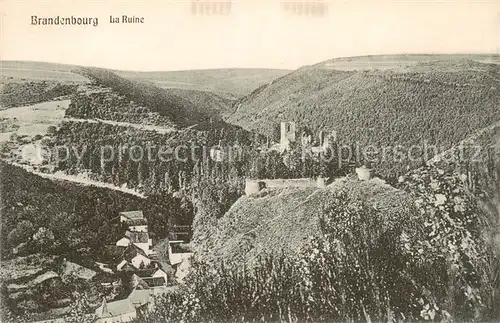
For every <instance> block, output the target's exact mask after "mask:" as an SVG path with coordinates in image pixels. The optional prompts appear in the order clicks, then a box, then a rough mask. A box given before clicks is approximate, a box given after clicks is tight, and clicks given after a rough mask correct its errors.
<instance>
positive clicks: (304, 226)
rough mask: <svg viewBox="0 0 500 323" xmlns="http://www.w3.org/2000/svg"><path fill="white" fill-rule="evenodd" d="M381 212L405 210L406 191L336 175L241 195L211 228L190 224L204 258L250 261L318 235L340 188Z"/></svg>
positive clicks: (293, 249) (391, 214) (390, 214)
mask: <svg viewBox="0 0 500 323" xmlns="http://www.w3.org/2000/svg"><path fill="white" fill-rule="evenodd" d="M344 189H345V190H346V191H347V192H348V195H349V197H350V198H353V199H360V200H366V201H367V203H369V204H370V205H372V206H375V207H377V208H379V209H381V210H384V211H386V212H385V215H384V216H386V217H387V219H386V220H388V221H394V220H395V219H397V218H398V217H399V216H402V214H403V213H404V210H406V209H407V205H406V202H407V199H408V195H407V194H406V193H404V192H403V191H399V190H397V189H395V188H393V187H391V186H389V185H388V184H386V183H385V182H383V181H382V180H380V179H373V180H371V181H368V182H359V181H358V180H357V179H354V178H350V177H347V178H340V179H338V180H336V181H335V182H333V183H332V184H331V185H329V186H328V187H327V188H325V189H318V188H315V187H310V188H286V189H269V190H267V189H266V190H264V191H263V192H262V193H261V195H260V196H258V197H248V196H243V197H241V198H240V199H239V200H238V201H236V202H235V203H234V204H233V206H232V207H231V209H230V210H229V211H228V212H227V213H226V214H225V215H224V216H223V217H221V218H220V219H219V220H218V222H217V223H216V225H214V226H213V227H204V228H196V227H195V228H193V230H194V232H195V236H194V244H195V245H196V247H197V249H198V252H199V255H200V257H201V259H202V260H205V261H209V262H210V261H215V262H217V261H221V260H224V261H227V262H228V263H237V264H242V263H248V264H250V265H251V264H253V263H254V262H255V261H257V259H258V257H259V256H265V255H273V254H274V255H277V254H280V253H281V252H282V251H284V252H285V253H288V254H292V255H293V254H296V253H297V252H298V251H299V250H300V248H301V247H302V246H303V244H304V243H306V242H307V239H308V238H309V237H310V236H318V235H320V234H321V233H322V232H321V229H320V215H321V214H322V213H323V210H324V209H326V208H328V207H329V204H330V202H332V200H333V199H334V198H335V196H336V193H338V192H339V191H340V190H344Z"/></svg>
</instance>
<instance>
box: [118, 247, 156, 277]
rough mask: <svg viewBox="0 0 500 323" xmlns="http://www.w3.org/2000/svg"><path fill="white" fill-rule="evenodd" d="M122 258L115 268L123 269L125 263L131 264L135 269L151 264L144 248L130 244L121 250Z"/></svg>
mask: <svg viewBox="0 0 500 323" xmlns="http://www.w3.org/2000/svg"><path fill="white" fill-rule="evenodd" d="M123 258H124V259H123V260H122V262H120V263H119V264H118V266H117V267H116V270H118V271H123V270H124V268H125V266H126V265H132V266H133V267H134V268H136V269H143V268H146V267H148V266H149V265H150V264H151V259H149V258H148V256H147V255H146V253H145V252H144V250H142V249H141V248H139V247H137V246H136V245H134V244H132V245H130V246H128V247H127V249H125V251H124V252H123Z"/></svg>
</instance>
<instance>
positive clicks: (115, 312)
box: [95, 298, 135, 318]
mask: <svg viewBox="0 0 500 323" xmlns="http://www.w3.org/2000/svg"><path fill="white" fill-rule="evenodd" d="M132 312H135V307H134V305H133V304H132V302H131V301H130V300H129V299H128V298H126V299H122V300H119V301H114V302H109V303H106V301H105V300H104V301H103V302H102V304H101V306H99V307H98V308H97V309H96V310H95V315H96V316H97V317H99V318H104V317H113V316H119V315H122V314H126V313H132Z"/></svg>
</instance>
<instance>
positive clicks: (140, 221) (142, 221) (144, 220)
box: [125, 218, 148, 225]
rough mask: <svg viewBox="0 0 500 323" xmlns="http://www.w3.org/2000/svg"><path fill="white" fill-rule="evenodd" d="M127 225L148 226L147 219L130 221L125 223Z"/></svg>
mask: <svg viewBox="0 0 500 323" xmlns="http://www.w3.org/2000/svg"><path fill="white" fill-rule="evenodd" d="M125 223H127V224H128V225H147V224H148V219H146V218H143V219H130V220H128V219H127V221H125Z"/></svg>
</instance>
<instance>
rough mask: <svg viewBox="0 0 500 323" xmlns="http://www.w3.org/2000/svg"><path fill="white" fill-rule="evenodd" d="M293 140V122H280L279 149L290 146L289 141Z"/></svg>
mask: <svg viewBox="0 0 500 323" xmlns="http://www.w3.org/2000/svg"><path fill="white" fill-rule="evenodd" d="M292 142H295V122H293V121H289V122H282V123H281V136H280V149H281V150H282V151H284V150H286V149H288V148H289V147H290V143H292Z"/></svg>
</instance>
